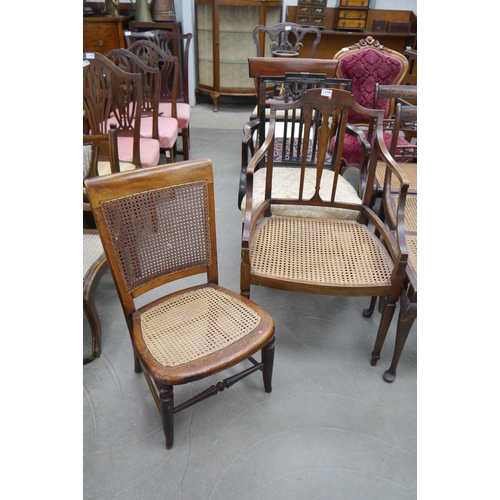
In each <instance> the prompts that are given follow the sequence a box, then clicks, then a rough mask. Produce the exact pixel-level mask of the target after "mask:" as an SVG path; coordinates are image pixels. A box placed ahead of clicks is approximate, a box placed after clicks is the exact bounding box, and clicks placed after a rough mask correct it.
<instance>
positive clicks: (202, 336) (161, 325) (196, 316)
mask: <svg viewBox="0 0 500 500" xmlns="http://www.w3.org/2000/svg"><path fill="white" fill-rule="evenodd" d="M213 182H214V181H213V171H212V163H211V161H210V160H208V159H200V160H188V161H183V162H178V163H175V164H170V165H161V166H158V167H156V168H148V169H137V170H134V171H132V172H124V173H120V174H117V175H112V176H111V175H108V176H104V177H95V178H93V179H89V180H88V181H87V191H88V194H89V199H90V203H91V206H92V210H93V212H94V217H95V219H96V223H97V228H98V230H99V234H100V236H101V240H102V242H103V247H104V251H105V254H106V257H107V259H108V262H109V266H110V269H111V273H112V276H113V279H114V282H115V285H116V288H117V291H118V296H119V298H120V301H121V303H122V308H123V312H124V315H125V319H126V323H127V326H128V330H129V333H130V337H131V340H132V346H133V352H134V360H135V370H136V372H140V371H142V372H143V373H144V375H145V377H146V380H147V383H148V385H149V388H150V390H151V393H152V395H153V398H154V400H155V402H156V404H157V406H158V409H159V410H160V413H161V419H162V423H163V430H164V433H165V439H166V447H167V449H170V448H172V446H173V441H174V413H177V412H179V411H181V410H183V409H185V408H188V407H190V406H192V405H193V404H195V403H197V402H199V401H202V400H204V399H206V398H208V397H210V396H213V395H215V394H217V393H218V392H219V391H222V390H224V389H225V388H228V387H230V386H231V385H233V384H234V383H235V382H237V381H238V380H240V379H242V378H244V377H246V376H247V375H250V374H251V373H254V372H256V371H261V372H262V376H263V380H264V388H265V391H266V392H271V390H272V387H271V380H272V371H273V359H274V322H273V319H272V318H271V316H269V314H268V313H266V312H265V311H264V310H263V309H262V308H261V307H259V306H258V305H257V304H255V303H253V302H251V301H250V300H247V299H246V298H244V297H242V296H241V295H239V294H238V293H235V292H232V291H230V290H227V289H225V288H222V287H221V286H219V285H218V271H217V247H216V239H215V236H216V225H215V204H214V184H213ZM186 277H191V278H194V277H198V279H199V280H200V281H202V283H201V284H198V285H191V286H190V287H189V288H185V287H186V284H185V282H184V281H183V278H186ZM167 283H168V284H169V285H168V287H169V288H168V290H169V292H168V293H167V292H166V289H163V292H161V291H160V290H158V292H157V293H152V294H149V297H151V295H154V297H151V299H150V301H148V296H147V295H145V294H146V292H149V291H153V290H157V289H158V287H160V286H162V285H166V284H167ZM190 283H191V281H190ZM170 287H175V289H173V288H172V289H171V288H170ZM183 287H184V288H183ZM161 293H166V294H165V295H163V296H161V297H159V295H161ZM139 296H141V297H142V299H141V300H142V301H146V303H145V304H144V305H142V306H141V307H139V308H137V307H136V305H135V303H134V301H135V299H137V298H138V297H139ZM158 297H159V298H158ZM258 351H261V356H262V360H261V361H260V362H259V361H257V360H256V359H254V358H253V355H254V354H255V353H257V352H258ZM245 360H249V361H250V367H248V368H246V369H244V370H243V371H241V372H239V373H237V374H235V375H231V376H230V377H228V378H226V379H224V380H223V381H222V382H219V383H217V384H216V385H213V386H211V387H210V388H208V389H207V390H206V391H204V392H202V393H201V394H199V395H197V396H195V397H193V398H191V399H189V400H188V401H185V402H183V403H181V404H179V405H177V406H174V394H173V388H174V386H176V385H181V384H187V383H189V382H194V381H196V380H200V379H203V378H206V377H208V376H211V375H214V374H216V373H219V372H221V371H223V370H226V369H228V368H230V367H232V366H235V365H237V364H239V363H241V362H243V361H245Z"/></svg>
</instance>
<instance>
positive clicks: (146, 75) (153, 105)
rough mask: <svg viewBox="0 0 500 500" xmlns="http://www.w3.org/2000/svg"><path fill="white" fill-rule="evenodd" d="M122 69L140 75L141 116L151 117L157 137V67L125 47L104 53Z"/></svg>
mask: <svg viewBox="0 0 500 500" xmlns="http://www.w3.org/2000/svg"><path fill="white" fill-rule="evenodd" d="M104 56H105V57H107V58H108V59H109V60H110V61H112V62H113V63H114V64H116V65H117V66H118V67H119V68H121V69H122V70H123V71H126V72H128V73H139V74H140V75H141V77H142V90H143V95H142V110H141V116H152V117H153V137H154V138H155V139H158V138H159V133H158V106H159V104H160V89H161V75H160V70H159V68H158V67H154V66H150V65H148V64H146V63H145V62H144V61H143V60H141V59H140V58H139V57H137V56H136V55H135V54H134V53H133V52H131V51H130V50H127V49H112V50H110V51H108V52H106V53H105V54H104Z"/></svg>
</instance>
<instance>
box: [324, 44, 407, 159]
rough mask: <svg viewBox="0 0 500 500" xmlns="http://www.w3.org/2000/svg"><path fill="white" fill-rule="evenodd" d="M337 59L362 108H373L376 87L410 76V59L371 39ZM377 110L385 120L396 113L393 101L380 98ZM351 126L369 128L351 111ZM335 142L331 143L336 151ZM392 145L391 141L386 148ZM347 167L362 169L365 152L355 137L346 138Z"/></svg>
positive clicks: (339, 74) (341, 75)
mask: <svg viewBox="0 0 500 500" xmlns="http://www.w3.org/2000/svg"><path fill="white" fill-rule="evenodd" d="M334 59H337V60H338V66H337V77H338V78H347V79H349V80H351V93H352V94H353V96H354V99H356V102H357V103H358V104H360V105H361V106H364V107H367V108H371V107H372V105H373V100H374V95H375V84H376V83H378V84H380V85H399V84H400V83H401V82H402V80H403V79H404V77H405V76H406V74H407V73H408V60H407V58H406V57H404V56H403V55H402V54H400V53H399V52H396V51H395V50H392V49H388V48H387V47H385V46H384V45H382V44H381V43H380V42H379V41H378V40H376V39H374V38H373V37H371V36H368V37H367V38H365V39H362V40H360V41H359V42H358V43H356V44H354V45H351V46H350V47H344V48H343V49H341V50H340V51H339V52H337V54H335V56H334ZM377 109H383V110H384V118H389V117H391V116H392V115H393V113H394V99H379V100H378V103H377ZM348 121H349V123H351V124H353V125H355V126H358V127H360V128H368V121H367V119H366V117H363V116H361V115H360V114H358V113H356V112H355V111H351V112H350V113H349V117H348ZM333 145H334V141H333V140H332V143H331V144H330V149H329V150H330V152H332V151H333ZM389 145H390V140H389V142H388V143H387V147H389ZM342 156H343V160H344V162H345V166H356V167H358V168H359V167H360V166H361V163H362V161H363V150H362V148H361V147H360V145H359V143H358V141H357V139H356V137H354V136H349V135H346V137H345V143H344V147H343V150H342Z"/></svg>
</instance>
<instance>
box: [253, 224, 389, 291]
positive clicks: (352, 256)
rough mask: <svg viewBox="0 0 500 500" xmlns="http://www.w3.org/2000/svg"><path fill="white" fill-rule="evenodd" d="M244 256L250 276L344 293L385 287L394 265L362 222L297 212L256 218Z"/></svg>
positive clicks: (380, 244) (381, 245)
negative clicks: (302, 215) (256, 224)
mask: <svg viewBox="0 0 500 500" xmlns="http://www.w3.org/2000/svg"><path fill="white" fill-rule="evenodd" d="M250 261H251V268H252V274H253V275H254V276H260V277H262V278H267V277H269V278H272V279H273V280H282V281H283V282H285V283H287V282H290V283H288V285H290V284H291V282H293V283H299V284H303V285H315V286H322V285H324V286H325V288H328V287H331V288H335V292H336V293H339V288H345V289H346V290H345V294H346V295H348V294H349V293H352V291H351V290H349V288H351V287H356V288H359V287H364V286H366V287H368V288H369V287H373V286H374V287H376V288H378V290H379V291H380V288H379V287H384V286H385V285H387V287H388V288H390V286H391V274H392V270H393V267H394V266H393V262H392V260H391V258H390V256H389V254H388V252H387V250H386V249H385V248H384V246H383V244H382V243H381V241H380V240H379V239H378V238H376V237H375V235H374V234H373V233H372V232H370V231H369V230H368V228H367V227H366V226H365V225H363V224H359V223H357V222H356V221H342V220H334V219H307V218H302V217H275V216H273V217H267V218H264V219H263V220H261V221H260V222H259V226H258V227H257V228H256V232H255V236H254V238H253V239H252V245H251V247H250ZM299 288H300V286H299ZM299 288H297V289H296V291H299ZM323 293H326V294H327V293H328V292H327V291H326V290H325V291H323ZM340 294H342V293H341V292H340Z"/></svg>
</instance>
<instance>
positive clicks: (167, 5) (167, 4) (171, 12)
mask: <svg viewBox="0 0 500 500" xmlns="http://www.w3.org/2000/svg"><path fill="white" fill-rule="evenodd" d="M151 14H152V16H153V19H154V20H155V21H175V3H174V0H152V2H151Z"/></svg>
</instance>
